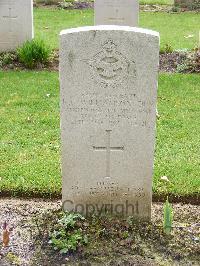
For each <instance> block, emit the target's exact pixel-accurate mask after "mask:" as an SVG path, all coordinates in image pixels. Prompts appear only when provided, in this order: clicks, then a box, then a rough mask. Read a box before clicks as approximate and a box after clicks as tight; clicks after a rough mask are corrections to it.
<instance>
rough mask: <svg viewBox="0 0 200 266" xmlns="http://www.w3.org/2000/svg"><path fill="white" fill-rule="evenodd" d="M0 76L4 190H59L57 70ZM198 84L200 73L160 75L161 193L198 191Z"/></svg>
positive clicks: (1, 185)
mask: <svg viewBox="0 0 200 266" xmlns="http://www.w3.org/2000/svg"><path fill="white" fill-rule="evenodd" d="M0 80H1V82H0V95H1V100H0V103H1V107H0V112H1V120H0V126H1V142H0V148H1V151H0V152H1V165H0V189H1V190H2V191H4V192H5V191H11V192H13V194H15V192H16V193H19V192H22V193H30V194H31V193H32V192H35V193H39V194H41V195H42V194H44V195H45V194H49V195H50V194H53V193H58V194H59V193H60V191H61V174H60V137H59V135H60V130H59V83H58V73H55V72H35V71H32V72H31V71H30V72H0ZM199 84H200V76H199V75H183V74H174V75H169V74H162V75H160V80H159V93H158V96H159V97H158V110H159V114H160V119H159V120H158V123H157V146H156V156H155V157H156V158H155V173H154V184H153V190H154V193H155V194H157V195H158V194H161V193H163V192H164V193H165V192H166V191H168V192H169V193H172V194H174V195H194V194H195V193H197V192H199V188H200V179H199V173H200V164H199V159H200V158H199V150H198V149H199V146H200V140H199V134H198V132H199V129H200V126H199V117H200V105H199V102H200V96H199ZM164 175H166V176H168V177H169V180H170V182H169V183H168V184H167V187H166V186H165V185H164V183H163V181H160V177H161V176H164Z"/></svg>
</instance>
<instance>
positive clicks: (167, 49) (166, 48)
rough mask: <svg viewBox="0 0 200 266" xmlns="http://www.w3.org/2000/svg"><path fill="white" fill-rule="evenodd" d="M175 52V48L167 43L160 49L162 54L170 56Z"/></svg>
mask: <svg viewBox="0 0 200 266" xmlns="http://www.w3.org/2000/svg"><path fill="white" fill-rule="evenodd" d="M173 50H174V49H173V47H172V46H171V45H170V44H167V43H166V44H165V45H164V46H162V47H161V48H160V53H161V54H170V53H172V52H173Z"/></svg>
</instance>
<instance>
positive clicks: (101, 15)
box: [94, 0, 139, 27]
mask: <svg viewBox="0 0 200 266" xmlns="http://www.w3.org/2000/svg"><path fill="white" fill-rule="evenodd" d="M94 9H95V25H122V26H132V27H137V26H138V16H139V15H138V14H139V3H138V1H137V0H95V6H94Z"/></svg>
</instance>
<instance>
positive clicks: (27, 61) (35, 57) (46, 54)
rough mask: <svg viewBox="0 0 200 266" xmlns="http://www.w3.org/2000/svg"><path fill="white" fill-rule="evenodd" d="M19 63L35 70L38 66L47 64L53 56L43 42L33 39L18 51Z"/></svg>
mask: <svg viewBox="0 0 200 266" xmlns="http://www.w3.org/2000/svg"><path fill="white" fill-rule="evenodd" d="M17 55H18V57H19V61H20V62H21V63H23V64H24V65H25V67H27V68H30V69H32V68H35V67H36V66H37V65H38V64H46V63H47V62H48V61H49V59H50V55H51V50H50V49H49V47H48V46H47V45H46V44H45V43H44V41H43V40H36V39H33V40H31V41H26V42H25V43H24V44H23V46H22V47H21V48H18V49H17Z"/></svg>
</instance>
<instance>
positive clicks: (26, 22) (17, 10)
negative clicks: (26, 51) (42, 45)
mask: <svg viewBox="0 0 200 266" xmlns="http://www.w3.org/2000/svg"><path fill="white" fill-rule="evenodd" d="M32 38H33V1H32V0H0V52H3V51H10V50H14V49H15V48H17V47H18V46H19V45H21V44H23V42H24V41H26V40H30V39H32Z"/></svg>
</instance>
